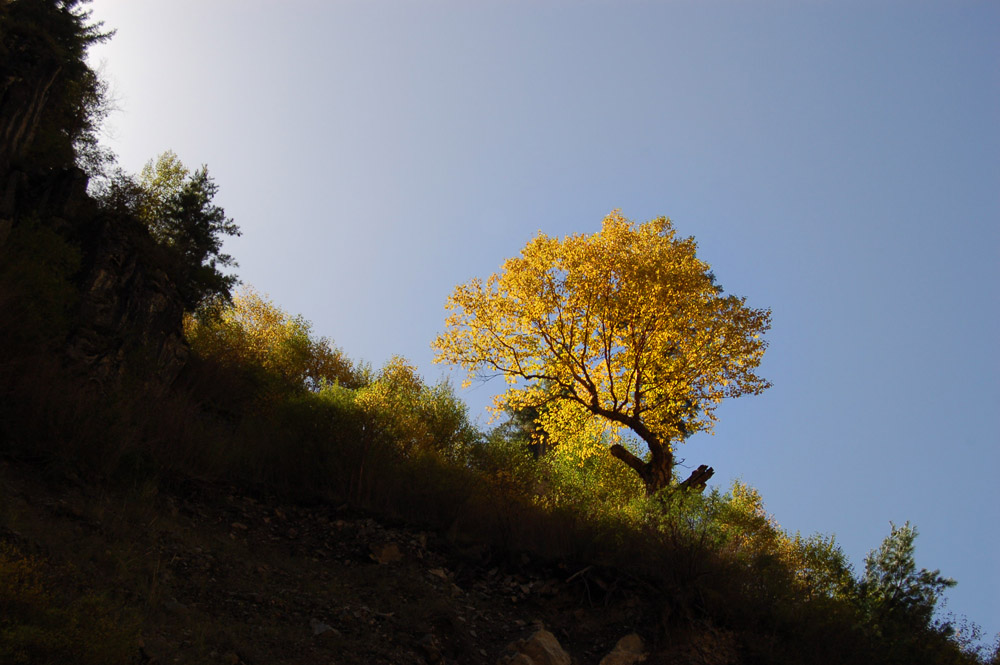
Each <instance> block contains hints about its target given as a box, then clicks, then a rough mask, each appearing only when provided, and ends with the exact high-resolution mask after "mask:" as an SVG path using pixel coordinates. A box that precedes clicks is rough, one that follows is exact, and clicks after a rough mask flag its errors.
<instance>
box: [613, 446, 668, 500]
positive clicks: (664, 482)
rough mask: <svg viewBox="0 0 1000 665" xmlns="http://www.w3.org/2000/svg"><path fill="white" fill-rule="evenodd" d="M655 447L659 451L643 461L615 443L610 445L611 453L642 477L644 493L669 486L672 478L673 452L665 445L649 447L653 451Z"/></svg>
mask: <svg viewBox="0 0 1000 665" xmlns="http://www.w3.org/2000/svg"><path fill="white" fill-rule="evenodd" d="M656 448H659V450H660V453H659V454H657V453H656V452H653V454H652V456H651V457H650V460H649V461H648V462H644V461H643V460H641V459H639V458H638V457H636V456H635V455H633V454H632V453H630V452H629V451H628V450H626V449H625V448H624V447H623V446H620V445H618V444H617V443H616V444H615V445H613V446H611V454H612V455H613V456H615V457H617V458H618V459H620V460H621V461H622V462H624V463H625V464H627V465H628V466H629V467H630V468H631V469H632V470H633V471H635V472H636V473H637V474H639V477H640V478H642V482H643V484H644V485H645V486H646V494H655V493H656V492H658V491H659V490H661V489H663V488H664V487H669V486H670V480H671V478H672V474H671V472H672V471H673V468H674V456H673V454H672V453H671V452H670V451H669V449H668V448H666V447H661V446H657V447H655V448H654V446H650V449H652V450H654V451H655V450H656Z"/></svg>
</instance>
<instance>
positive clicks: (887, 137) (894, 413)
mask: <svg viewBox="0 0 1000 665" xmlns="http://www.w3.org/2000/svg"><path fill="white" fill-rule="evenodd" d="M92 9H93V10H94V18H95V19H98V20H103V21H105V23H106V27H108V28H113V29H117V30H118V34H117V35H116V36H115V38H114V39H113V40H112V41H111V42H110V43H109V44H107V45H104V46H101V47H99V48H97V49H95V50H94V52H93V62H94V64H95V65H100V64H101V63H103V65H102V66H103V71H104V75H105V77H106V78H107V80H108V81H109V82H110V83H111V86H112V92H113V94H114V96H115V98H116V99H117V105H118V107H119V109H120V111H119V112H117V113H115V114H114V115H113V116H112V117H111V118H110V119H109V122H108V129H107V143H108V145H109V146H110V147H112V148H113V149H114V150H115V151H116V152H117V153H118V155H119V161H120V163H121V165H122V166H123V167H125V168H126V169H127V170H131V171H138V170H139V169H140V168H141V166H142V164H143V163H145V161H147V160H148V159H150V158H152V157H154V156H155V155H157V154H159V153H161V152H163V151H164V150H167V149H172V150H174V151H175V152H177V154H178V155H179V156H180V158H181V159H182V160H183V161H184V162H185V163H186V164H188V165H189V166H198V165H201V164H203V163H204V164H208V166H209V170H210V172H211V173H212V175H213V176H214V177H215V180H216V182H217V183H218V184H219V186H220V188H221V189H220V192H219V195H218V197H217V201H218V202H219V203H220V204H221V205H223V206H224V207H225V208H226V210H227V212H228V213H229V214H230V215H231V216H232V217H233V218H234V219H235V220H236V222H237V223H238V224H239V225H240V226H241V227H242V229H243V232H244V235H243V237H241V238H239V239H234V240H233V241H231V242H229V243H228V244H227V247H226V249H227V251H228V252H230V253H232V254H234V255H235V256H236V258H237V259H238V261H239V262H240V268H239V270H238V273H239V275H240V277H241V278H242V279H243V280H244V281H245V282H247V283H249V284H252V285H254V286H255V287H256V288H258V289H259V290H261V291H264V292H267V293H268V294H270V295H271V297H272V298H273V299H274V300H275V301H276V302H277V303H278V304H279V305H281V306H282V307H283V308H285V309H286V310H289V311H291V312H293V313H300V314H303V315H304V316H305V317H306V318H307V319H309V320H311V321H312V322H313V324H314V327H315V330H316V331H317V332H318V333H319V334H322V335H326V336H329V337H331V338H332V339H334V340H335V342H336V343H337V344H338V345H339V346H340V347H342V348H343V349H344V350H345V351H346V352H347V353H348V354H349V355H351V356H352V357H354V358H359V359H363V360H367V361H370V362H372V363H373V364H374V365H376V366H378V365H380V364H381V363H383V362H384V361H385V360H387V359H388V358H389V357H390V356H392V355H394V354H400V355H403V356H406V357H407V358H409V359H411V360H412V361H414V362H416V363H417V364H418V365H419V367H420V368H421V371H422V372H423V373H424V375H425V377H426V378H427V379H428V380H430V381H434V380H437V379H438V378H439V377H441V376H442V375H443V373H444V372H445V369H444V368H442V367H441V366H436V365H432V364H431V359H432V357H433V352H432V351H431V349H430V342H431V341H432V340H433V339H434V337H435V336H436V334H437V333H438V332H440V331H441V330H442V328H443V322H444V309H443V305H444V301H445V298H446V297H447V295H448V294H449V293H450V291H451V290H452V288H454V286H455V285H457V284H459V283H461V282H465V281H468V280H469V279H470V278H472V277H475V276H481V277H485V276H487V275H488V274H489V273H491V272H493V271H495V270H497V269H498V268H499V266H500V264H501V263H502V261H503V260H504V259H505V258H507V257H509V256H512V255H515V254H516V253H517V252H518V251H519V250H520V249H521V247H523V246H524V244H525V243H526V242H527V241H528V240H529V239H530V238H531V237H532V236H534V235H535V234H536V233H537V232H538V231H544V232H545V233H547V234H549V235H555V236H562V235H566V234H569V233H580V232H584V233H586V232H594V231H597V230H599V228H600V223H601V219H602V218H603V217H604V215H606V214H607V213H608V212H610V211H611V210H612V209H615V208H621V209H622V211H623V213H624V214H625V215H626V216H627V217H629V218H631V219H634V220H636V221H645V220H647V219H650V218H652V217H656V216H659V215H667V216H669V217H671V218H672V219H673V221H674V224H675V226H676V228H677V229H678V231H679V232H680V233H681V234H683V235H693V236H694V237H695V238H696V239H697V240H698V242H699V256H700V257H701V258H702V259H704V260H706V261H707V262H709V263H710V264H711V265H712V266H713V268H714V271H715V273H716V276H717V277H718V278H719V282H720V283H721V284H722V286H723V287H725V289H726V290H727V292H730V293H735V294H738V295H743V296H746V297H747V299H748V303H749V304H750V305H751V306H754V307H770V308H771V309H772V310H773V328H772V331H771V333H770V334H769V335H768V339H769V340H770V349H769V350H768V353H767V356H766V358H765V361H764V363H763V366H762V373H763V374H764V375H765V376H766V377H767V378H769V379H770V380H771V381H772V382H773V384H774V387H773V388H772V389H771V390H769V391H768V392H767V393H766V394H765V395H763V396H761V397H756V398H753V397H751V398H743V399H741V400H738V401H735V402H732V403H727V404H723V405H722V407H721V408H720V409H719V416H720V422H719V424H718V426H717V428H716V433H715V435H714V436H706V435H698V436H696V437H693V438H692V439H691V440H690V441H689V442H688V443H687V444H686V445H685V446H684V447H683V449H682V450H681V452H680V454H681V456H682V457H686V458H688V459H689V460H690V463H691V464H692V465H697V464H702V463H707V464H711V465H712V466H714V467H715V469H716V471H717V473H716V477H715V481H716V483H717V484H719V485H720V486H723V487H725V486H728V485H729V483H730V482H731V481H732V479H733V478H737V477H739V478H742V479H743V480H744V481H745V482H748V483H750V484H751V485H754V486H755V487H757V488H758V489H760V490H761V492H762V494H763V496H764V498H765V501H766V502H767V506H768V508H769V509H770V510H771V511H772V512H774V513H775V515H776V517H777V519H778V521H779V522H780V523H781V524H782V525H783V526H784V527H785V528H788V529H791V530H793V531H794V530H801V531H802V532H803V533H813V532H816V531H820V532H823V533H835V534H836V535H837V538H838V540H839V541H840V542H841V544H842V545H843V547H844V548H845V551H846V552H847V553H848V554H849V555H850V556H851V558H852V560H853V561H854V562H855V564H856V565H857V566H861V565H862V561H863V558H864V555H865V554H866V552H867V551H868V550H870V549H872V548H874V547H876V546H877V545H878V544H879V543H880V542H881V540H882V538H884V537H885V536H886V535H887V534H888V532H889V522H890V520H891V521H895V522H896V523H902V522H904V521H906V520H910V521H912V522H913V523H914V524H916V526H917V527H918V529H919V530H920V534H921V535H920V537H919V538H918V540H917V563H918V565H919V566H924V567H929V568H940V569H941V571H942V573H944V574H945V575H948V576H951V577H954V578H956V579H957V580H958V582H959V585H958V587H956V588H955V589H952V590H951V591H949V593H948V594H947V598H948V608H947V609H948V610H950V611H952V612H955V613H956V614H959V615H967V616H968V617H969V618H970V619H972V620H974V621H976V622H977V623H979V624H981V625H983V627H984V628H986V630H987V631H988V633H989V634H990V635H992V634H995V633H997V632H998V631H1000V600H998V599H1000V565H998V564H997V554H996V553H997V552H998V551H1000V535H998V526H1000V484H998V483H997V482H996V478H995V476H996V470H997V469H998V468H1000V446H998V444H1000V434H998V430H997V428H998V426H1000V418H998V415H997V414H998V413H1000V379H998V370H1000V352H998V350H997V340H1000V314H998V306H1000V297H998V295H1000V267H998V266H1000V40H998V39H997V38H996V37H997V35H998V34H1000V4H996V3H991V2H985V1H977V2H974V1H971V0H969V1H965V0H954V1H949V2H923V1H916V2H902V1H900V2H864V3H861V2H836V3H835V2H829V1H819V0H816V1H809V0H804V1H802V2H790V1H779V0H773V1H771V0H761V1H760V2H754V3H750V2H736V1H735V0H734V1H731V2H722V1H720V2H694V1H693V0H690V1H680V0H678V1H676V2H651V1H647V2H642V1H639V0H626V1H624V2H610V1H607V2H590V1H586V0H583V1H580V2H569V1H563V2H555V1H553V2H528V1H527V0H503V1H501V0H496V1H492V0H482V1H481V2H472V3H470V2H459V1H458V0H455V1H453V2H443V1H434V0H428V1H427V2H403V1H399V2H388V1H381V0H372V1H366V2H361V1H360V0H356V1H346V0H345V1H341V2H318V1H317V2H288V3H280V4H279V3H265V2H259V1H241V2H236V1H235V0H230V1H223V0H215V1H213V2H194V1H189V0H174V1H172V2H170V3H164V2H152V1H146V0H128V2H126V1H125V0H96V1H95V2H94V3H93V4H92ZM501 389H502V387H501V386H499V385H497V386H493V385H491V384H487V385H486V386H482V387H478V388H473V389H471V390H470V391H467V392H465V393H463V397H464V398H465V399H466V400H467V402H468V403H469V404H470V407H472V409H473V411H474V412H476V413H478V412H480V410H481V409H482V406H483V405H484V404H485V403H486V402H487V401H488V399H489V397H490V395H492V392H493V390H501Z"/></svg>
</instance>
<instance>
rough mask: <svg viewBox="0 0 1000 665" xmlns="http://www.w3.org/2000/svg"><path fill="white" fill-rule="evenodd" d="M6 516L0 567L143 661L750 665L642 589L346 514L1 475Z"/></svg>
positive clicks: (235, 494) (0, 525)
mask: <svg viewBox="0 0 1000 665" xmlns="http://www.w3.org/2000/svg"><path fill="white" fill-rule="evenodd" d="M144 490H145V491H144ZM0 505H2V512H0V515H2V521H0V543H2V544H3V547H4V548H6V549H3V550H2V551H4V552H6V553H7V556H8V557H9V556H11V553H12V552H17V553H19V555H22V556H25V557H31V558H32V559H33V560H35V561H37V562H39V564H38V565H39V568H38V570H37V576H38V579H39V580H42V581H44V583H45V584H48V585H51V586H52V589H51V591H52V593H53V594H54V595H55V596H56V597H59V596H60V595H62V594H71V595H74V596H78V595H80V594H86V593H93V594H96V595H97V596H98V597H100V598H101V605H100V611H101V612H104V613H105V614H107V615H108V616H113V617H115V619H114V625H112V626H106V627H105V628H104V630H105V631H106V633H105V634H103V635H102V639H105V640H112V641H115V640H117V641H119V642H120V646H121V648H122V649H125V650H129V651H131V652H132V654H131V656H132V658H133V662H137V663H229V664H236V663H247V664H263V663H289V664H291V663H296V664H310V663H317V664H318V663H323V664H324V665H326V664H329V663H339V664H343V665H348V664H351V665H353V664H357V665H361V664H366V665H371V664H375V663H385V664H387V665H388V664H393V665H398V664H401V663H428V664H432V665H433V664H437V663H440V664H442V665H443V664H445V663H463V664H464V663H484V664H485V663H490V664H492V663H497V662H504V663H517V664H518V665H529V664H530V663H535V664H536V665H550V664H551V665H569V664H570V663H575V664H577V665H587V664H591V663H593V664H595V665H596V664H597V663H603V664H604V665H611V664H612V663H614V664H615V665H625V664H627V663H634V662H640V661H641V660H642V659H643V658H646V660H647V662H662V663H706V664H707V663H720V664H721V663H737V662H742V661H741V660H739V659H738V658H737V655H736V651H735V644H734V641H733V636H732V635H731V634H728V633H727V632H726V631H724V630H721V629H718V628H715V627H713V626H712V625H711V623H709V622H705V621H703V622H697V623H695V624H691V625H690V626H688V627H686V628H684V629H683V630H678V629H676V628H675V629H673V630H672V631H671V633H670V635H669V637H668V636H667V635H665V634H664V632H663V625H662V621H663V619H664V614H663V610H664V606H663V603H662V599H660V598H657V597H656V594H655V593H653V590H652V588H651V587H649V586H648V585H645V584H643V582H642V581H641V580H639V579H636V578H633V577H630V576H628V575H625V574H622V573H620V572H616V571H614V570H610V569H602V568H600V567H597V566H593V565H583V564H581V563H574V562H570V561H545V560H541V559H539V558H536V557H533V556H530V555H528V554H520V555H516V556H514V555H504V554H500V553H498V552H493V551H491V550H490V548H488V547H485V546H476V545H472V544H468V543H462V542H458V541H456V540H454V539H450V538H449V537H448V535H447V534H439V533H434V532H432V531H426V530H421V529H416V528H413V527H406V526H404V525H400V524H392V523H386V522H383V521H379V520H377V519H374V518H372V517H370V516H367V515H364V514H359V513H357V512H356V511H353V510H351V509H349V508H347V507H346V506H333V505H325V504H312V505H307V504H297V503H289V502H287V501H283V500H280V499H279V498H276V497H274V496H269V495H267V494H261V493H255V492H248V491H246V490H240V489H238V488H236V487H233V486H229V485H225V484H213V483H206V482H199V481H195V480H190V479H177V480H176V482H174V483H170V484H166V486H165V487H164V489H161V490H160V491H156V492H154V491H153V486H152V485H150V486H148V487H146V488H141V487H140V488H128V489H118V490H109V489H107V488H103V489H102V488H98V487H96V486H93V485H90V484H88V483H85V482H82V481H80V480H79V479H78V478H75V477H74V476H73V474H69V475H68V476H65V475H64V476H61V477H58V478H54V477H51V476H48V477H46V476H45V475H44V474H41V473H39V471H38V469H36V468H34V467H32V466H30V465H26V464H24V463H23V462H17V461H14V460H11V459H6V460H3V461H2V462H0ZM8 565H9V563H8ZM54 630H59V631H61V630H63V629H62V628H54ZM623 638H625V639H624V642H622V644H621V646H619V647H618V651H615V649H616V646H618V645H619V642H620V641H621V640H623ZM612 652H614V655H609V654H612Z"/></svg>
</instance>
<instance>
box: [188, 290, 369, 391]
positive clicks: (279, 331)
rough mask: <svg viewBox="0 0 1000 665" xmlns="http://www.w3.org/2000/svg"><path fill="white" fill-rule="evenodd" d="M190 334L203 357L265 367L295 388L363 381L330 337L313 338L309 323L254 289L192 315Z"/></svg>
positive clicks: (352, 385)
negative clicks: (325, 383)
mask: <svg viewBox="0 0 1000 665" xmlns="http://www.w3.org/2000/svg"><path fill="white" fill-rule="evenodd" d="M184 331H185V335H186V337H187V339H188V341H189V342H190V344H191V346H192V347H193V348H194V349H195V350H196V351H198V352H199V353H201V354H202V355H206V356H210V357H214V358H217V359H219V360H221V361H223V362H229V363H233V364H240V365H244V366H254V367H259V368H262V369H264V370H265V371H267V372H268V373H271V374H273V375H276V376H279V377H280V378H281V379H282V380H284V381H286V382H288V383H290V384H292V385H296V386H305V387H308V388H312V389H315V388H318V387H319V386H320V385H322V384H323V383H324V382H327V383H342V384H344V385H346V386H348V387H354V386H355V385H358V384H359V383H360V382H361V381H362V378H361V377H359V376H358V375H357V372H356V371H355V370H354V368H353V366H352V364H351V362H350V361H349V360H348V359H347V358H346V357H345V356H344V354H343V353H342V352H341V351H340V350H338V349H336V348H334V347H333V346H332V344H331V343H330V341H329V340H328V339H326V338H325V337H320V338H314V337H313V336H312V335H311V326H310V324H309V322H308V321H306V320H305V319H303V318H302V317H301V316H291V315H289V314H288V313H287V312H285V311H283V310H282V309H281V308H280V307H278V306H277V305H275V304H274V303H272V302H271V301H270V300H269V299H268V298H267V297H266V296H263V295H261V294H259V293H257V292H256V291H255V290H254V289H252V288H250V287H243V288H241V289H240V290H238V291H237V292H236V293H235V294H234V295H233V297H232V301H231V302H229V303H225V304H222V305H221V306H219V307H217V308H215V309H214V310H210V311H208V312H206V313H204V314H202V315H201V316H198V317H195V316H191V315H188V316H187V318H186V320H185V324H184Z"/></svg>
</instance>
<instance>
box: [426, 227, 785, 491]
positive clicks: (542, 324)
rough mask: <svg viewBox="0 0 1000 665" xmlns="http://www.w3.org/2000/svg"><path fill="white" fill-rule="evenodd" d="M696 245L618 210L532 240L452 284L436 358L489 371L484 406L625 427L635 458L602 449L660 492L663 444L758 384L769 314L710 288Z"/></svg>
mask: <svg viewBox="0 0 1000 665" xmlns="http://www.w3.org/2000/svg"><path fill="white" fill-rule="evenodd" d="M696 249H697V246H696V243H695V241H694V239H693V238H680V237H678V236H677V234H676V232H675V230H674V228H673V225H672V223H671V222H670V220H669V219H667V218H665V217H659V218H657V219H654V220H651V221H649V222H646V223H643V224H638V225H637V224H635V223H633V222H631V221H629V220H627V219H625V218H624V217H623V216H622V215H621V213H620V212H618V211H614V212H612V213H611V214H610V215H608V216H607V217H606V218H605V219H604V222H603V225H602V228H601V231H600V232H598V233H594V234H591V235H586V234H577V235H571V236H568V237H566V238H564V239H562V240H559V239H557V238H550V237H549V236H546V235H545V234H539V235H538V236H537V237H536V238H534V239H533V240H532V241H530V242H529V243H528V244H527V246H526V247H525V248H524V249H523V250H522V252H521V255H520V256H519V257H516V258H512V259H509V260H507V261H506V262H505V263H504V264H503V267H502V269H501V271H500V272H499V273H497V274H493V275H491V276H490V277H489V278H488V279H487V280H486V282H485V283H484V282H483V281H482V280H480V279H474V280H472V281H470V282H468V283H466V284H462V285H459V286H458V287H457V288H456V289H455V291H454V292H453V293H452V294H451V296H450V297H449V298H448V302H447V305H446V307H447V309H448V311H449V312H450V314H449V316H448V319H447V322H446V330H445V332H444V333H442V334H441V335H439V336H438V337H437V339H436V340H435V342H434V346H435V348H436V349H437V350H438V356H437V358H436V360H437V361H438V362H442V361H443V362H449V363H454V364H459V365H462V366H463V367H464V368H465V369H466V370H467V371H468V372H469V378H470V379H472V378H480V379H488V378H491V377H494V376H497V375H499V376H503V377H504V378H505V379H506V381H507V383H508V389H507V391H506V393H504V394H503V395H500V396H498V397H497V398H496V401H495V404H494V409H496V410H498V411H499V410H502V409H505V408H513V409H518V408H523V407H537V406H541V405H554V404H559V403H562V404H566V405H575V406H576V407H582V408H583V409H585V410H586V411H587V412H588V413H589V414H590V415H591V416H592V417H595V418H600V419H605V420H606V421H608V422H610V423H612V424H613V425H614V426H616V427H625V428H628V429H631V430H632V431H633V432H634V433H635V434H636V435H638V436H639V437H640V438H641V439H642V440H643V442H644V443H645V444H646V446H647V447H648V451H649V452H648V455H647V456H646V458H645V459H642V458H640V457H639V456H637V455H636V454H634V453H633V452H631V451H630V450H628V449H627V448H626V447H624V446H622V445H620V444H614V445H611V446H610V447H609V448H608V450H609V452H610V454H612V455H614V456H615V457H617V458H618V459H619V460H621V461H622V462H623V463H625V464H627V465H628V466H629V467H631V468H632V469H633V470H634V471H635V472H636V473H638V474H639V476H640V477H641V478H642V480H643V482H644V483H645V486H646V489H647V491H648V492H655V491H656V490H659V489H661V488H663V487H667V486H669V485H671V484H672V483H673V481H674V479H673V469H674V466H675V463H676V458H675V454H674V446H675V445H676V444H677V443H680V442H682V441H684V440H685V439H686V438H687V437H688V436H690V435H691V434H693V433H695V432H699V431H710V430H711V429H712V427H713V425H714V422H715V420H716V417H715V408H716V406H717V405H718V404H719V403H720V402H721V401H722V399H723V398H725V397H739V396H741V395H745V394H759V393H761V392H762V391H764V390H765V389H766V388H768V387H769V385H770V384H769V383H768V382H767V381H766V380H765V379H763V378H761V377H760V376H758V375H757V374H756V372H755V370H756V369H757V367H758V366H759V364H760V362H761V359H762V357H763V354H764V351H765V348H766V346H767V343H766V342H765V341H764V339H763V337H762V336H763V334H764V333H765V332H766V331H767V330H768V329H769V327H770V310H766V309H754V308H751V307H748V306H747V305H746V302H745V299H744V298H739V297H736V296H726V295H723V292H722V288H721V287H720V286H719V285H718V284H716V282H715V278H714V276H713V274H712V273H711V271H710V268H709V266H708V264H707V263H705V262H703V261H701V260H699V259H698V258H697V257H696ZM699 471H700V472H701V473H700V475H699V476H697V478H696V477H695V474H693V475H692V478H689V479H688V480H689V481H694V483H695V484H703V482H704V480H706V479H707V475H706V474H709V475H710V473H711V470H706V469H705V468H704V467H703V468H701V469H699ZM685 482H688V481H685Z"/></svg>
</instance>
